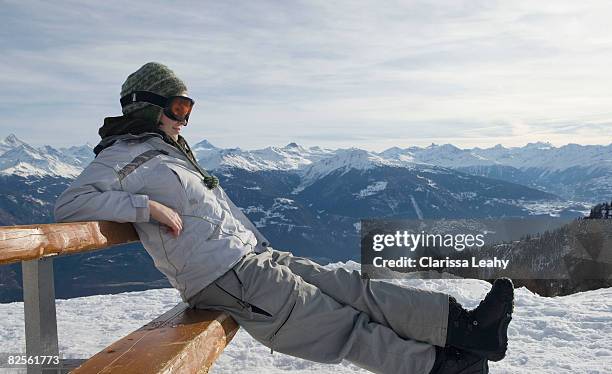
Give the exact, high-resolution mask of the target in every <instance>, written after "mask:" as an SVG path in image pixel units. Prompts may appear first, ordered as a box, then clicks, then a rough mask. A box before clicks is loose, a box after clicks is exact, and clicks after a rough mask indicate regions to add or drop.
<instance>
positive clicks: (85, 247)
mask: <svg viewBox="0 0 612 374" xmlns="http://www.w3.org/2000/svg"><path fill="white" fill-rule="evenodd" d="M138 240H139V239H138V235H137V234H136V231H135V230H134V226H132V224H131V223H117V222H107V221H99V222H98V221H96V222H70V223H54V224H41V225H24V226H5V227H0V265H2V264H8V263H12V262H19V261H26V260H34V259H38V258H42V257H46V256H54V255H64V254H72V253H78V252H86V251H92V250H96V249H102V248H106V247H110V246H113V245H118V244H123V243H129V242H134V241H138Z"/></svg>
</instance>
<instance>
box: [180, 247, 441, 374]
mask: <svg viewBox="0 0 612 374" xmlns="http://www.w3.org/2000/svg"><path fill="white" fill-rule="evenodd" d="M188 301H189V304H190V305H191V306H192V307H195V308H201V309H215V310H222V311H225V312H227V313H228V314H230V315H231V316H232V317H233V318H234V319H235V320H236V322H237V323H238V324H239V325H240V326H241V327H242V328H244V329H245V330H246V331H247V332H248V333H249V334H250V335H251V336H252V337H253V338H254V339H256V340H257V341H259V342H260V343H262V344H264V345H265V346H267V347H269V348H271V349H273V350H275V351H278V352H282V353H285V354H288V355H291V356H296V357H301V358H304V359H307V360H311V361H316V362H322V363H340V362H341V361H342V360H343V359H344V360H347V361H349V362H351V363H353V364H355V365H357V366H359V367H362V368H364V369H367V370H369V371H372V372H374V373H389V374H398V373H425V374H426V373H429V371H430V370H431V368H432V366H433V362H434V359H435V348H434V347H433V345H438V346H444V344H445V342H446V328H447V326H446V325H447V320H448V295H445V294H442V293H437V292H430V291H425V290H420V289H416V288H409V287H403V286H398V285H394V284H391V283H388V282H383V281H375V280H368V279H361V277H360V274H359V272H357V271H348V270H346V269H342V268H339V269H334V270H327V269H325V268H323V267H322V266H321V265H319V264H317V263H315V262H313V261H311V260H309V259H307V258H303V257H297V256H293V255H292V254H291V253H290V252H283V251H278V250H275V249H272V248H268V249H266V250H265V251H264V252H261V253H248V254H247V255H245V256H244V257H243V258H242V259H241V260H240V261H239V262H238V263H237V264H236V265H235V266H234V267H233V268H232V269H230V270H229V271H228V272H226V273H225V274H223V275H222V276H221V277H219V278H218V279H217V280H215V281H214V282H213V283H211V284H210V285H208V286H207V287H206V288H204V289H203V290H202V291H200V292H199V293H198V294H196V295H195V296H194V297H192V298H191V299H190V300H188Z"/></svg>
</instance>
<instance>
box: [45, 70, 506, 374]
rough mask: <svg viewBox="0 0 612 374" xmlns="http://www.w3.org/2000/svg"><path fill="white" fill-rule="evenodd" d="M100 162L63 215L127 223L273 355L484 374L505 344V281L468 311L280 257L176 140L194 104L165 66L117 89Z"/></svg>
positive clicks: (64, 205)
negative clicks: (116, 107)
mask: <svg viewBox="0 0 612 374" xmlns="http://www.w3.org/2000/svg"><path fill="white" fill-rule="evenodd" d="M120 102H121V105H122V110H123V116H120V117H109V118H106V119H105V121H104V125H103V126H102V127H101V128H100V130H99V134H100V136H101V138H102V140H101V141H100V144H98V145H97V146H96V147H95V149H94V152H95V153H96V158H95V159H94V161H92V162H91V164H90V165H89V166H87V168H86V169H85V170H84V171H83V172H82V173H81V175H80V176H79V177H78V178H77V179H76V180H75V181H74V182H73V183H72V185H71V186H70V187H69V188H68V189H67V190H66V191H64V192H63V193H62V195H61V196H60V197H59V199H58V201H57V204H56V207H55V217H56V220H57V221H85V220H109V221H117V222H132V223H133V224H134V227H135V228H136V231H137V232H138V236H139V237H140V240H141V242H142V244H143V246H144V247H145V249H146V250H147V252H148V253H149V254H150V255H151V257H152V258H153V260H154V263H155V266H156V267H157V268H158V269H159V270H160V271H161V272H162V273H163V274H164V275H165V276H166V277H168V279H169V281H170V283H171V284H172V285H173V286H174V287H175V288H176V289H177V290H179V292H180V294H181V297H182V298H183V300H185V301H187V302H188V303H189V304H190V305H191V306H193V307H195V308H206V309H217V310H222V311H225V312H227V313H229V314H230V315H231V316H232V317H233V318H234V319H235V320H236V321H237V322H238V323H239V324H240V325H241V326H242V327H243V328H244V329H245V330H246V331H247V332H249V333H250V334H251V335H252V336H253V338H255V339H256V340H258V341H259V342H261V343H262V344H264V345H266V346H268V347H270V348H271V349H273V350H277V351H279V352H283V353H286V354H290V355H293V356H296V357H301V358H304V359H309V360H313V361H318V362H325V363H339V362H341V361H342V360H343V359H345V360H348V361H350V362H352V363H354V364H355V365H357V366H360V367H363V368H365V369H368V370H371V371H372V372H377V373H393V374H396V373H486V372H488V364H487V360H488V359H491V360H500V359H502V358H503V357H504V355H505V352H506V347H507V327H508V323H509V322H510V319H511V313H512V303H513V301H512V300H513V287H512V283H511V282H510V281H509V280H498V281H497V282H496V283H495V284H494V285H493V288H492V290H491V292H490V293H489V294H488V295H487V297H485V300H484V301H483V302H481V304H480V306H479V307H478V308H476V309H475V310H474V311H466V310H464V309H463V308H462V307H461V306H460V305H459V304H458V303H457V302H456V301H455V300H454V299H453V298H451V297H449V296H448V295H445V294H442V293H435V292H430V291H425V290H419V289H415V288H408V287H400V286H397V285H393V284H391V283H387V282H382V281H369V280H363V279H361V277H360V276H359V273H358V272H349V271H347V270H344V269H336V270H327V269H325V268H323V267H322V266H320V265H318V264H316V263H315V262H313V261H310V260H308V259H306V258H301V257H295V256H293V255H292V254H291V253H289V252H282V251H277V250H275V249H273V248H272V247H270V246H269V244H268V240H266V238H265V237H264V236H263V235H262V234H261V233H260V232H259V231H258V230H257V228H256V227H255V225H253V223H252V222H251V221H250V220H249V219H248V218H247V217H246V216H245V215H244V214H243V213H242V212H241V211H240V209H238V208H237V207H236V206H235V205H234V204H233V203H232V201H231V200H230V199H229V197H228V196H227V195H226V194H225V192H224V191H223V189H222V187H220V186H219V185H218V180H217V178H215V177H214V176H211V175H210V174H208V173H207V172H206V171H205V170H203V169H202V168H201V167H200V166H199V164H198V162H197V160H196V159H195V157H194V155H193V153H192V152H191V150H190V148H189V145H188V144H187V142H186V141H185V139H184V138H183V137H182V136H181V135H180V132H181V131H182V129H183V128H184V126H186V125H187V123H188V120H189V115H190V113H191V110H192V109H193V106H194V101H193V100H192V99H191V98H189V97H188V95H187V87H186V85H185V84H184V82H183V81H181V80H180V79H179V78H178V77H177V76H176V75H175V74H174V72H172V71H171V70H170V69H169V68H168V67H166V66H164V65H162V64H159V63H154V62H151V63H147V64H145V65H144V66H142V67H141V68H140V69H138V70H137V71H136V72H134V73H133V74H131V75H129V76H128V78H127V80H126V81H125V83H124V84H123V86H122V90H121V100H120Z"/></svg>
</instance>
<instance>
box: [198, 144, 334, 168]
mask: <svg viewBox="0 0 612 374" xmlns="http://www.w3.org/2000/svg"><path fill="white" fill-rule="evenodd" d="M193 151H194V152H195V154H196V158H197V159H198V161H199V162H200V164H201V165H202V166H203V167H204V168H206V169H209V170H216V169H221V168H224V167H235V168H239V169H245V170H248V171H263V170H298V169H303V168H304V167H307V166H308V165H310V164H312V163H313V162H316V161H318V160H320V159H322V158H325V157H328V156H330V155H333V154H334V152H335V151H334V150H330V149H324V148H320V147H311V148H304V147H302V146H300V145H298V144H296V143H289V144H287V145H286V146H284V147H280V148H279V147H267V148H263V149H256V150H250V151H249V150H242V149H240V148H228V149H221V148H217V147H215V146H213V145H212V144H210V143H209V142H208V141H206V140H204V141H202V142H200V143H198V144H197V145H196V146H195V147H193Z"/></svg>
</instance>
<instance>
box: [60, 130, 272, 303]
mask: <svg viewBox="0 0 612 374" xmlns="http://www.w3.org/2000/svg"><path fill="white" fill-rule="evenodd" d="M149 199H151V200H154V201H157V202H159V203H162V204H164V205H166V206H168V207H170V208H172V209H174V210H176V211H177V212H178V214H179V215H180V216H181V219H182V221H183V230H182V232H181V234H180V235H179V236H178V237H174V236H173V235H172V234H171V233H169V232H167V230H166V228H165V227H164V226H163V225H161V224H160V223H159V222H157V221H154V220H152V219H151V218H150V216H149V208H148V201H149ZM54 213H55V219H56V221H58V222H74V221H97V220H105V221H116V222H132V223H133V224H134V227H135V229H136V231H137V233H138V236H139V237H140V241H141V242H142V244H143V246H144V248H145V249H146V250H147V252H148V253H149V255H151V257H152V258H153V261H154V263H155V266H156V267H157V268H158V269H159V270H160V271H161V272H162V273H163V274H164V275H165V276H166V277H168V280H169V281H170V283H171V284H172V285H173V286H174V287H175V288H176V289H178V290H179V292H180V294H181V297H182V298H183V300H185V301H186V300H187V299H189V298H190V297H192V296H194V295H195V294H196V293H198V292H199V291H200V290H202V289H203V288H204V287H206V286H207V285H208V284H210V283H211V282H212V281H214V280H215V279H217V278H218V277H219V276H221V275H222V274H223V273H225V272H226V271H228V270H229V269H230V268H231V267H232V266H233V265H234V264H236V263H237V262H238V260H239V259H240V258H242V256H244V255H245V254H247V253H249V252H251V251H255V252H261V251H262V250H263V247H265V246H267V245H268V241H267V240H266V238H265V237H264V236H263V235H261V233H260V232H259V231H258V230H257V228H256V227H255V225H253V223H252V222H251V221H250V220H249V219H248V218H247V217H246V216H245V215H244V213H242V211H240V209H238V208H237V207H236V206H235V205H234V203H233V202H232V201H231V200H230V199H229V197H228V196H227V195H226V194H225V192H224V191H223V189H222V188H221V186H218V187H216V188H214V189H212V190H211V189H208V188H207V187H206V186H205V185H204V183H203V175H202V174H201V173H200V171H199V170H198V168H197V167H196V166H195V165H194V164H193V163H192V162H191V161H190V160H189V158H188V157H187V156H186V155H185V153H183V152H182V151H181V150H180V149H179V148H177V147H175V146H173V145H171V144H168V143H166V142H165V141H164V140H163V139H162V137H161V135H159V134H156V133H144V134H139V135H132V134H126V135H119V136H117V137H116V141H115V143H114V144H113V145H111V146H110V147H108V148H105V149H104V150H102V152H100V153H99V154H98V156H97V157H96V158H95V159H94V160H93V161H92V162H91V164H89V165H88V166H87V167H86V168H85V170H83V172H82V173H81V175H79V176H78V177H77V178H76V180H75V181H74V182H73V183H72V184H71V185H70V187H69V188H68V189H66V190H65V191H64V192H63V193H62V194H61V195H60V197H59V198H58V200H57V202H56V205H55V212H54Z"/></svg>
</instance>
